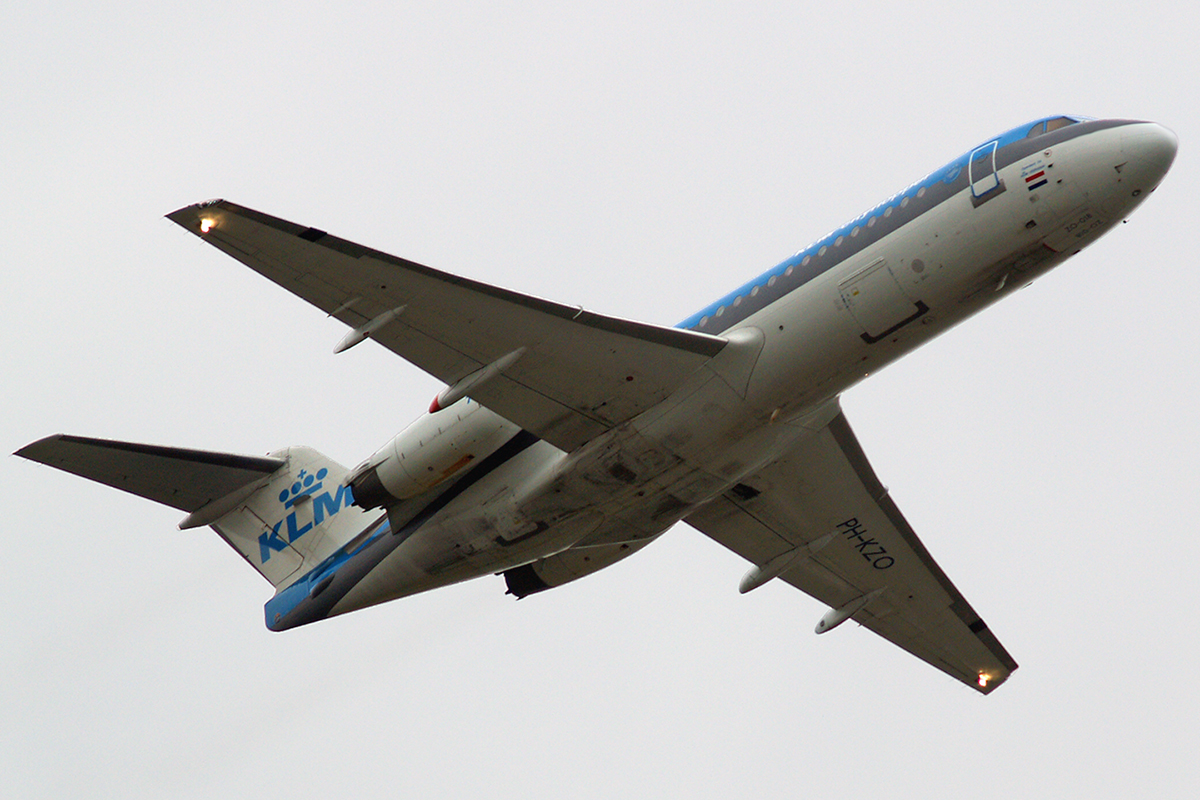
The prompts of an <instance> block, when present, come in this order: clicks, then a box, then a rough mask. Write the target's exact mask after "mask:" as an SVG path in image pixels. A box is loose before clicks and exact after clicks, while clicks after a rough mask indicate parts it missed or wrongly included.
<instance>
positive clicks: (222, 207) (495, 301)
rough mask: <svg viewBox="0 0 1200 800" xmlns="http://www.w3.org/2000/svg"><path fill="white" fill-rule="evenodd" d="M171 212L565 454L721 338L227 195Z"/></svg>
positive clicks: (694, 365) (686, 371)
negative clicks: (426, 260) (330, 230)
mask: <svg viewBox="0 0 1200 800" xmlns="http://www.w3.org/2000/svg"><path fill="white" fill-rule="evenodd" d="M168 218H169V219H171V220H172V221H174V222H176V223H178V224H179V225H181V226H182V227H184V228H186V229H187V230H189V231H191V232H192V233H194V234H196V235H197V236H199V237H200V238H202V239H203V240H205V241H207V242H208V243H210V244H212V245H213V246H215V247H217V248H219V249H220V250H222V251H224V252H225V253H227V254H229V255H230V256H232V257H234V258H235V259H237V260H238V261H240V262H242V263H243V264H245V265H246V266H248V267H250V268H251V269H253V270H255V271H256V272H258V273H260V274H262V275H264V276H265V277H267V278H269V279H270V280H272V281H274V282H275V283H277V284H279V285H280V286H282V287H283V288H285V289H287V290H288V291H291V292H293V293H294V294H296V295H298V296H300V297H302V298H304V299H305V300H307V301H308V302H310V303H312V304H313V305H315V306H317V307H318V308H320V309H321V310H323V311H325V312H326V313H328V314H330V315H332V316H334V317H336V318H338V319H339V320H341V321H342V322H344V323H345V324H347V325H349V326H350V327H351V328H353V329H355V330H356V331H360V332H363V334H364V335H365V336H369V338H372V339H374V340H375V341H377V342H379V343H380V344H382V345H383V346H384V347H386V348H388V349H389V350H391V351H393V352H394V353H396V354H397V355H399V356H401V357H403V358H405V359H407V360H408V361H410V362H412V363H413V364H415V365H417V366H418V367H420V368H422V369H424V370H425V371H426V372H428V373H430V374H431V375H434V376H435V377H437V378H439V379H440V380H442V381H445V382H446V383H447V384H450V385H454V384H456V383H458V382H460V381H462V382H464V383H466V382H470V381H471V380H472V376H474V375H478V374H481V372H482V371H485V370H487V369H488V368H489V367H490V366H493V365H503V368H502V369H499V370H495V371H494V374H492V375H491V376H490V379H489V380H487V381H482V382H479V383H478V384H477V385H474V386H473V387H472V389H471V391H470V396H471V397H472V398H473V399H475V400H476V401H478V402H479V403H481V404H483V405H485V406H487V407H489V408H491V409H492V410H493V411H495V412H496V413H498V414H500V415H501V416H503V417H505V418H507V419H509V420H511V421H513V422H515V423H516V424H518V425H520V426H521V427H523V428H525V429H526V430H528V431H530V432H532V433H534V434H536V435H537V436H539V437H541V438H542V439H545V440H546V441H548V442H550V443H551V444H554V445H555V446H557V447H559V448H561V449H563V450H568V451H569V450H572V449H574V448H575V447H577V446H578V445H580V444H582V443H583V442H586V441H588V440H589V439H591V438H593V437H594V436H596V435H598V434H600V433H603V432H604V431H606V430H609V429H610V428H612V427H614V426H616V425H618V424H620V423H621V422H624V421H625V420H628V419H630V418H631V417H633V416H635V415H636V414H638V413H640V412H641V411H644V410H645V409H647V408H650V407H651V406H653V405H655V404H656V403H658V402H660V401H661V400H663V399H664V398H666V397H667V396H668V395H669V394H670V393H671V392H672V391H674V390H675V389H676V388H677V387H678V386H680V385H681V384H682V383H683V381H684V380H685V379H686V378H687V377H688V376H689V375H691V374H692V373H693V372H695V371H696V370H697V369H699V368H700V367H701V366H702V365H703V364H704V363H706V362H707V361H708V360H709V359H710V358H711V357H712V356H714V355H715V354H716V353H717V352H719V351H720V350H721V349H722V347H724V345H725V340H724V339H721V338H719V337H715V336H708V335H706V334H700V333H695V332H693V331H686V330H680V329H676V328H668V327H661V326H656V325H649V324H645V323H639V322H632V321H628V320H621V319H617V318H614V317H606V316H602V315H599V314H594V313H591V312H589V311H585V310H583V309H582V308H578V307H573V306H565V305H561V304H558V303H553V302H550V301H548V300H542V299H540V298H536V297H531V296H528V295H523V294H519V293H517V292H512V291H509V290H506V289H501V288H498V287H495V286H489V285H487V284H483V283H479V282H477V281H471V280H468V279H466V278H461V277H458V276H455V275H450V274H448V273H444V272H439V271H437V270H434V269H430V268H429V267H425V266H422V265H420V264H416V263H414V262H411V261H407V260H405V259H402V258H397V257H395V256H390V255H387V254H386V253H381V252H379V251H377V250H372V249H370V248H367V247H363V246H361V245H357V244H354V243H352V242H348V241H346V240H344V239H339V238H337V237H335V236H330V235H329V234H327V233H325V232H324V231H320V230H317V229H315V228H307V227H304V226H302V225H296V224H294V223H291V222H287V221H285V220H281V219H277V218H275V217H270V216H268V215H266V214H262V213H259V212H257V211H252V210H250V209H247V208H243V207H241V206H238V205H235V204H233V203H228V202H225V201H214V202H211V203H203V204H199V205H193V206H188V207H186V208H182V209H179V210H178V211H175V212H173V213H171V214H169V215H168Z"/></svg>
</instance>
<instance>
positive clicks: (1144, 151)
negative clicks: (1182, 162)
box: [1121, 122, 1179, 196]
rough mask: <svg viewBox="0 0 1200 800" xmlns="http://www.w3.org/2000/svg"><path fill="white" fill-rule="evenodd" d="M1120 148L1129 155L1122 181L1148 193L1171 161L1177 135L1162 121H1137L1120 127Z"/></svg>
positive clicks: (1135, 189)
mask: <svg viewBox="0 0 1200 800" xmlns="http://www.w3.org/2000/svg"><path fill="white" fill-rule="evenodd" d="M1121 149H1122V150H1123V151H1124V154H1125V156H1126V157H1127V158H1128V159H1129V162H1128V166H1129V168H1130V170H1129V174H1128V175H1127V176H1125V179H1124V182H1125V183H1127V185H1129V186H1130V187H1131V189H1132V190H1133V191H1135V192H1137V193H1138V194H1142V193H1149V192H1152V191H1154V189H1155V188H1156V187H1157V186H1158V184H1159V182H1160V181H1162V179H1163V177H1164V176H1165V175H1166V174H1167V170H1169V169H1170V168H1171V164H1172V163H1173V162H1174V161H1175V151H1176V150H1178V149H1179V138H1178V137H1177V136H1175V134H1174V133H1173V132H1172V131H1171V130H1169V129H1167V128H1164V127H1163V126H1162V125H1158V124H1157V123H1154V122H1139V123H1137V124H1135V125H1130V126H1128V128H1127V129H1126V130H1125V131H1124V133H1123V135H1122V137H1121ZM1135 196H1136V195H1135Z"/></svg>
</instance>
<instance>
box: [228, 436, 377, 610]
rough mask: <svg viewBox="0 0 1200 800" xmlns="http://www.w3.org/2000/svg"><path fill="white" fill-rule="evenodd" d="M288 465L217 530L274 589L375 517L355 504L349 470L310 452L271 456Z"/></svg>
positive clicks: (291, 450)
mask: <svg viewBox="0 0 1200 800" xmlns="http://www.w3.org/2000/svg"><path fill="white" fill-rule="evenodd" d="M270 456H271V457H274V458H279V459H281V460H283V461H284V462H285V466H284V467H282V468H281V469H279V470H278V471H277V472H275V473H274V474H272V475H271V476H270V479H269V480H268V481H267V482H266V483H265V484H264V485H263V486H261V488H258V489H255V490H254V491H253V492H252V493H251V494H250V495H249V497H247V498H246V499H245V500H244V501H242V502H238V503H236V504H235V507H234V508H233V509H232V510H231V511H229V512H228V513H226V514H224V515H223V516H221V517H220V518H219V519H217V520H215V521H213V522H212V527H213V528H214V529H215V530H216V531H217V533H219V534H220V535H221V537H222V538H223V539H225V541H226V542H228V543H229V544H230V546H231V547H233V548H234V549H235V550H237V551H238V552H239V553H241V554H242V556H243V557H244V558H245V559H246V561H248V562H249V563H250V566H252V567H254V568H255V569H256V570H258V571H259V572H260V573H262V576H263V577H264V578H266V579H267V580H268V581H270V582H271V584H272V585H273V586H277V587H278V586H282V585H285V584H287V583H290V582H291V580H294V579H295V578H298V577H300V576H301V575H303V574H304V573H305V572H307V571H308V570H310V569H312V568H313V567H314V566H316V565H317V564H319V563H320V562H321V561H322V560H324V559H325V558H327V557H329V556H330V555H332V554H333V553H334V552H335V551H336V550H337V549H338V548H339V547H341V546H342V545H344V544H346V543H347V542H349V541H350V540H351V539H353V538H354V537H355V536H357V535H358V534H359V533H361V532H362V531H363V530H364V529H365V528H366V527H367V526H368V525H369V524H370V523H371V522H372V521H374V519H375V518H376V517H378V516H379V513H378V512H375V513H373V514H372V513H371V512H368V511H364V510H363V509H361V508H359V507H358V506H355V505H353V502H354V497H353V495H352V494H351V490H350V487H349V486H345V485H343V484H342V480H343V479H344V478H345V477H346V473H347V471H348V470H346V468H345V467H343V466H342V465H341V464H338V463H337V462H336V461H333V460H332V459H329V458H327V457H326V456H323V455H321V454H320V453H318V452H317V451H316V450H313V449H311V448H308V447H290V448H288V449H286V450H281V451H278V452H275V453H271V454H270Z"/></svg>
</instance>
